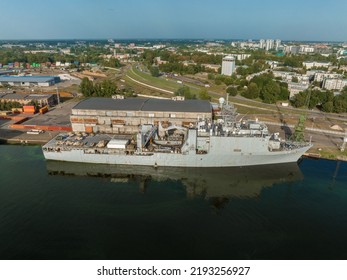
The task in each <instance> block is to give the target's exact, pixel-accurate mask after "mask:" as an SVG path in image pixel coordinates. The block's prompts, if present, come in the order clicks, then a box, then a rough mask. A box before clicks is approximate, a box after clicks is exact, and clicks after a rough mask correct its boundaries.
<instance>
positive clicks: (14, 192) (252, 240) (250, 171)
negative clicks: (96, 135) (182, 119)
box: [0, 145, 347, 260]
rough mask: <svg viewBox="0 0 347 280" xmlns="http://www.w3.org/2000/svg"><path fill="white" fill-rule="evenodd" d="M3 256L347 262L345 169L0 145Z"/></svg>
mask: <svg viewBox="0 0 347 280" xmlns="http://www.w3.org/2000/svg"><path fill="white" fill-rule="evenodd" d="M0 155H1V161H0V259H11V260H12V259H68V260H70V259H270V260H276V259H298V260H301V259H347V251H346V250H345V248H346V246H347V238H346V236H347V215H346V213H347V184H346V183H347V163H346V162H336V161H328V160H312V159H303V160H302V161H301V162H300V163H299V164H298V165H297V164H284V165H283V164H282V165H271V166H262V167H246V168H221V169H180V168H160V167H159V168H154V167H141V168H139V167H124V166H107V165H95V164H81V163H62V162H49V161H45V159H44V157H43V155H42V152H41V148H40V147H39V146H19V145H0Z"/></svg>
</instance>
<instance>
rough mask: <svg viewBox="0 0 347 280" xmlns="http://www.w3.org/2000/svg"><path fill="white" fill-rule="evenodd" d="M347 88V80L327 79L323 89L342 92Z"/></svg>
mask: <svg viewBox="0 0 347 280" xmlns="http://www.w3.org/2000/svg"><path fill="white" fill-rule="evenodd" d="M345 86H347V79H329V78H326V79H324V81H323V88H325V89H328V90H335V89H336V90H342V89H343V88H344V87H345Z"/></svg>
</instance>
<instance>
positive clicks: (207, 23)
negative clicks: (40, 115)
mask: <svg viewBox="0 0 347 280" xmlns="http://www.w3.org/2000/svg"><path fill="white" fill-rule="evenodd" d="M0 10H1V11H2V15H1V17H0V25H1V29H0V40H14V39H26V40H30V39H42V40H44V39H103V38H113V39H117V38H118V39H136V38H139V39H160V38H163V39H165V38H167V39H174V38H177V39H254V40H258V39H268V38H272V39H281V40H295V41H347V30H346V28H344V27H346V26H347V17H346V16H345V12H346V11H347V2H346V1H343V0H335V1H323V0H315V1H313V0H306V1H305V0H304V1H299V0H292V1H290V2H287V3H283V2H278V1H275V0H263V1H241V0H239V1H235V0H204V1H198V0H189V1H183V0H171V1H168V0H161V1H155V0H147V1H140V0H127V1H113V0H100V1H94V0H84V1H82V0H69V1H68V0H60V1H53V0H45V1H40V0H30V1H25V0H17V1H10V0H2V1H1V2H0Z"/></svg>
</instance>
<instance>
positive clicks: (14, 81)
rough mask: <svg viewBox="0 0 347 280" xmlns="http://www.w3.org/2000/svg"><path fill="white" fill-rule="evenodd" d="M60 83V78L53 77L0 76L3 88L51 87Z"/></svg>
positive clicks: (0, 83)
mask: <svg viewBox="0 0 347 280" xmlns="http://www.w3.org/2000/svg"><path fill="white" fill-rule="evenodd" d="M59 82H60V78H59V77H53V76H0V85H3V86H7V85H10V86H24V87H29V86H39V87H49V86H53V85H55V84H56V83H59Z"/></svg>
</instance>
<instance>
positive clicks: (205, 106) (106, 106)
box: [73, 97, 212, 113]
mask: <svg viewBox="0 0 347 280" xmlns="http://www.w3.org/2000/svg"><path fill="white" fill-rule="evenodd" d="M73 109H82V110H114V111H117V110H119V111H150V112H152V111H153V112H154V111H161V112H203V113H210V112H211V110H212V107H211V104H210V102H208V101H206V100H195V99H194V100H184V101H174V100H170V99H154V98H126V99H112V98H102V97H93V98H88V99H85V100H83V101H81V102H80V103H78V104H77V105H76V106H75V107H74V108H73Z"/></svg>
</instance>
